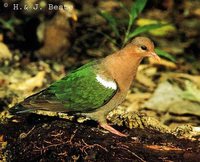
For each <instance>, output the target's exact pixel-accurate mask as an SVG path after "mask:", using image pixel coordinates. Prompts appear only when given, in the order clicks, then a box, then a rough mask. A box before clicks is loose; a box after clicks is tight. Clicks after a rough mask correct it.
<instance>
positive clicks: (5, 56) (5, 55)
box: [0, 42, 12, 62]
mask: <svg viewBox="0 0 200 162" xmlns="http://www.w3.org/2000/svg"><path fill="white" fill-rule="evenodd" d="M11 58H12V53H11V52H10V50H9V48H8V47H7V45H6V44H4V43H2V42H0V62H1V61H3V60H10V59H11Z"/></svg>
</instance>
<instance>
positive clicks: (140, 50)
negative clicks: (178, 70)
mask: <svg viewBox="0 0 200 162" xmlns="http://www.w3.org/2000/svg"><path fill="white" fill-rule="evenodd" d="M127 46H128V47H129V48H131V51H132V52H133V53H134V54H135V55H137V56H139V57H142V58H143V57H153V58H155V59H156V60H157V61H160V58H159V56H158V55H157V54H156V53H155V51H154V44H153V42H152V41H151V40H150V39H149V38H146V37H136V38H134V39H133V40H132V41H131V43H130V44H128V45H127Z"/></svg>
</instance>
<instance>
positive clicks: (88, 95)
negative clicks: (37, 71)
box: [25, 62, 117, 112]
mask: <svg viewBox="0 0 200 162" xmlns="http://www.w3.org/2000/svg"><path fill="white" fill-rule="evenodd" d="M98 71H99V69H98V64H97V63H96V62H91V63H88V64H86V65H84V66H82V67H80V68H79V69H77V70H75V71H73V72H71V73H70V74H69V75H67V76H66V77H64V78H62V79H61V80H59V81H57V82H55V83H53V84H52V85H51V86H50V87H49V88H47V89H46V90H44V91H42V92H40V93H38V94H36V95H34V96H32V97H30V98H27V101H28V102H27V103H28V104H29V105H30V103H31V105H32V106H31V107H32V108H37V109H45V110H50V111H63V112H69V111H77V112H87V111H92V110H95V109H97V108H99V107H101V106H103V105H104V104H105V103H107V102H108V101H109V100H110V99H111V98H112V97H113V96H114V95H115V93H116V92H117V88H116V89H113V88H108V87H107V88H106V87H105V86H104V85H102V84H101V83H100V82H98V81H97V79H96V76H97V73H98ZM106 79H110V80H111V81H112V82H114V83H116V82H115V81H114V80H112V79H111V78H106ZM116 85H117V83H116ZM25 101H26V100H25ZM27 103H26V105H27ZM34 105H35V107H34ZM41 105H42V106H45V107H42V106H41ZM29 107H30V106H29Z"/></svg>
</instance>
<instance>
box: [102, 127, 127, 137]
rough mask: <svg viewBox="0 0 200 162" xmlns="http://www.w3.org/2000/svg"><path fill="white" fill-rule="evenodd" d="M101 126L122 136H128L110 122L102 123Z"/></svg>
mask: <svg viewBox="0 0 200 162" xmlns="http://www.w3.org/2000/svg"><path fill="white" fill-rule="evenodd" d="M100 126H101V127H102V128H104V129H106V130H108V131H109V132H111V133H113V134H116V135H118V136H121V137H127V135H126V134H123V133H121V132H119V131H118V130H116V129H114V128H113V127H111V126H110V125H108V124H100Z"/></svg>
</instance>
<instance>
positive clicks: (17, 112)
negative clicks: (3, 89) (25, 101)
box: [9, 104, 31, 115]
mask: <svg viewBox="0 0 200 162" xmlns="http://www.w3.org/2000/svg"><path fill="white" fill-rule="evenodd" d="M9 113H10V114H11V115H20V114H23V113H31V110H30V109H27V108H25V107H24V106H22V105H21V104H17V105H15V106H13V107H11V108H10V109H9Z"/></svg>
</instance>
